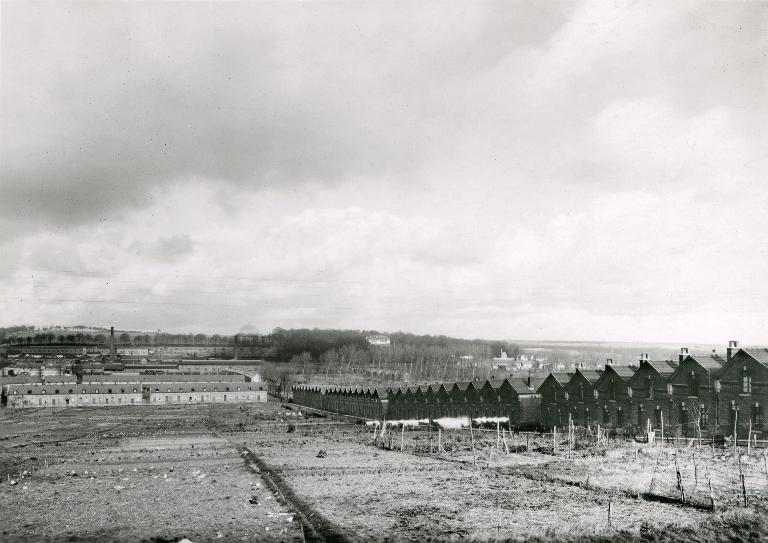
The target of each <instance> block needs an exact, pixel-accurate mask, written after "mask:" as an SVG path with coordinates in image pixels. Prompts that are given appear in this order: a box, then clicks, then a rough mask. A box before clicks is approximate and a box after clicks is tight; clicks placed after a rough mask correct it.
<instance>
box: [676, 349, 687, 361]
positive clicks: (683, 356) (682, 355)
mask: <svg viewBox="0 0 768 543" xmlns="http://www.w3.org/2000/svg"><path fill="white" fill-rule="evenodd" d="M686 356H688V347H680V356H678V357H677V360H678V361H679V362H680V363H681V364H682V363H683V360H685V357H686Z"/></svg>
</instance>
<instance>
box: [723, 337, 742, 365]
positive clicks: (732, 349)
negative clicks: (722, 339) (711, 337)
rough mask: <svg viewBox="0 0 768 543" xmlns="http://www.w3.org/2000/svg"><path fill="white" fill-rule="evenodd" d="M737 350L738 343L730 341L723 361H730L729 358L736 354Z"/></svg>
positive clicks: (733, 340)
mask: <svg viewBox="0 0 768 543" xmlns="http://www.w3.org/2000/svg"><path fill="white" fill-rule="evenodd" d="M738 349H739V342H738V341H736V340H735V339H732V340H730V341H729V342H728V349H726V351H725V360H726V361H727V362H730V361H731V357H732V356H733V353H734V352H736V351H737V350H738Z"/></svg>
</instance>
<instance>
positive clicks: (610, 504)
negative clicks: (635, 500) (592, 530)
mask: <svg viewBox="0 0 768 543" xmlns="http://www.w3.org/2000/svg"><path fill="white" fill-rule="evenodd" d="M612 505H613V502H612V501H611V500H608V527H610V526H611V506H612Z"/></svg>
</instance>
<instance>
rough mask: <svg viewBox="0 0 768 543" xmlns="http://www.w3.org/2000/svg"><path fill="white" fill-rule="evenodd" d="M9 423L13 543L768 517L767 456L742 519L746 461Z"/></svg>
mask: <svg viewBox="0 0 768 543" xmlns="http://www.w3.org/2000/svg"><path fill="white" fill-rule="evenodd" d="M2 416H3V418H2V419H0V475H2V476H3V479H4V480H3V484H2V487H1V488H2V490H0V509H1V510H2V511H3V513H4V519H7V521H6V522H5V523H4V524H3V527H2V530H0V540H4V541H5V540H8V541H13V540H29V541H37V540H44V539H48V540H68V541H69V540H84V541H97V540H98V541H102V540H123V541H128V540H131V541H134V540H145V541H178V540H179V539H181V538H182V537H187V538H189V539H190V540H192V541H194V542H197V541H212V540H223V541H232V540H237V541H242V540H250V541H254V540H258V541H263V540H281V541H282V540H288V541H290V540H293V541H300V540H302V539H304V540H310V539H312V537H311V536H312V535H315V536H317V535H318V534H320V537H322V536H323V534H325V536H326V538H329V537H328V534H334V537H336V536H338V538H346V539H349V540H360V539H364V540H383V539H389V540H401V539H409V540H421V539H425V538H433V539H435V538H436V539H457V538H470V539H478V540H480V539H483V540H484V539H497V538H498V539H529V538H543V539H546V540H553V539H560V540H573V539H574V538H580V537H582V538H586V539H591V540H600V539H603V538H609V539H622V540H626V539H631V538H638V539H640V538H642V539H644V540H653V539H657V540H663V536H664V534H673V535H674V534H677V536H678V537H677V538H680V537H685V538H688V539H690V538H691V537H689V536H692V534H699V535H701V534H703V536H702V537H705V539H702V540H707V539H706V536H708V535H712V534H710V532H708V531H707V530H711V531H716V532H717V534H719V535H722V534H723V533H728V532H727V530H728V529H730V528H729V527H728V526H730V525H728V524H727V523H728V522H730V520H728V519H731V520H732V518H736V519H737V520H738V519H740V518H741V517H739V516H738V515H747V517H748V518H751V517H749V515H755V514H757V515H763V516H765V514H766V509H765V508H766V505H768V500H767V499H766V498H767V497H768V477H767V476H766V475H765V472H764V471H762V467H761V466H762V464H761V462H762V461H763V460H762V458H763V457H762V456H758V455H751V456H742V457H741V469H742V473H744V474H745V489H746V490H747V495H748V500H749V508H743V507H739V505H740V504H741V502H740V500H742V499H743V492H742V487H741V484H740V477H739V472H738V462H737V460H736V459H735V458H734V457H733V456H732V453H731V452H730V451H725V450H719V449H718V450H715V451H714V453H713V451H712V450H711V449H706V448H702V449H698V450H696V449H683V450H678V451H677V452H676V453H675V452H674V451H673V450H667V449H661V450H660V449H658V448H652V447H647V446H640V445H635V446H627V445H625V446H622V447H615V446H612V445H610V444H609V446H608V447H597V446H593V447H588V448H584V449H580V450H576V451H572V452H571V455H570V458H568V454H567V451H566V448H565V447H564V446H562V443H561V444H559V446H558V451H557V454H552V447H551V439H549V440H548V439H547V438H546V437H534V436H526V435H512V436H509V435H507V436H505V440H500V439H499V438H498V436H497V435H496V432H495V430H488V431H480V430H475V431H474V432H473V433H472V435H470V434H469V432H468V430H466V429H465V430H455V431H450V432H441V434H440V436H439V438H438V435H437V432H436V431H435V432H432V433H431V435H430V433H429V432H427V431H426V430H419V431H414V430H406V431H405V432H402V433H401V431H400V430H394V431H389V432H388V433H387V434H386V435H385V436H384V439H377V441H376V442H375V443H374V441H373V439H372V437H373V433H372V429H371V428H369V427H366V426H365V425H361V424H357V423H355V422H353V421H346V420H343V419H342V418H340V417H332V418H328V417H306V418H305V417H303V416H301V417H299V416H297V414H296V410H295V409H286V408H285V407H282V406H280V405H279V404H266V405H259V406H250V407H248V408H244V409H242V410H241V409H239V408H238V407H232V406H227V407H226V408H224V407H221V406H217V407H216V408H208V407H198V408H197V409H190V408H177V407H171V406H167V407H160V408H158V407H155V408H151V407H138V408H137V407H133V408H132V407H127V406H126V407H122V408H90V409H68V410H64V411H60V412H57V413H53V412H51V411H50V410H48V411H35V412H27V413H23V414H22V413H17V414H14V415H11V414H9V413H8V412H3V413H2ZM401 439H402V444H403V452H400V450H399V449H400V440H401ZM505 441H506V443H505ZM438 443H439V445H440V450H438ZM473 446H474V454H473ZM547 447H549V449H547ZM321 451H322V452H321ZM507 451H510V452H509V453H507ZM513 451H514V452H513ZM489 455H490V458H489ZM694 455H695V456H696V471H695V472H694V471H693V462H692V460H693V457H694ZM675 463H676V464H677V467H678V468H679V469H680V472H681V482H682V486H683V489H684V491H685V494H686V495H685V502H683V500H682V499H681V495H680V494H681V493H680V489H679V488H678V487H677V471H676V467H675ZM25 470H26V471H28V472H30V473H31V475H30V476H24V477H22V478H20V477H19V474H20V473H23V472H24V471H25ZM734 470H736V471H734ZM73 472H74V474H73ZM11 479H14V480H16V482H17V484H16V485H11V483H10V480H11ZM652 481H653V484H651V482H652ZM710 481H711V482H712V486H713V493H714V495H715V497H716V503H717V506H718V509H719V512H718V513H717V514H714V515H713V513H712V512H711V511H710V510H708V507H709V482H710ZM25 487H26V488H25ZM609 503H610V512H611V516H610V524H609V519H608V509H609ZM734 511H736V513H733V512H734ZM734 514H735V515H737V516H736V517H733V515H734ZM728 515H730V516H728ZM307 519H308V520H307ZM738 522H741V523H742V524H746V525H749V523H750V522H751V521H742V520H738ZM302 523H304V524H305V529H304V530H302ZM723 523H725V526H726V527H725V528H723V526H724V524H723ZM307 527H308V528H307ZM315 528H316V529H317V530H319V531H318V532H317V533H315V532H311V530H313V529H315ZM323 529H327V530H328V531H326V532H322V530H323ZM724 530H725V531H724ZM302 532H304V533H302ZM680 534H687V535H680ZM669 537H672V536H671V535H670V536H669ZM673 539H674V537H673ZM747 539H750V538H749V537H747Z"/></svg>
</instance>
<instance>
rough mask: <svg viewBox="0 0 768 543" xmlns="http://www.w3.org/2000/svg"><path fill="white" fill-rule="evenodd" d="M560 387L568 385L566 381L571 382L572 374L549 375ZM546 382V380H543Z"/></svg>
mask: <svg viewBox="0 0 768 543" xmlns="http://www.w3.org/2000/svg"><path fill="white" fill-rule="evenodd" d="M549 375H550V376H551V377H552V378H553V379H554V380H555V381H557V383H558V384H559V385H560V386H565V385H567V384H568V381H570V380H571V377H573V374H572V373H565V372H559V373H550V374H549ZM545 381H546V379H545Z"/></svg>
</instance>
